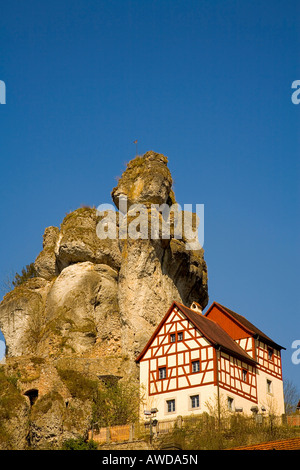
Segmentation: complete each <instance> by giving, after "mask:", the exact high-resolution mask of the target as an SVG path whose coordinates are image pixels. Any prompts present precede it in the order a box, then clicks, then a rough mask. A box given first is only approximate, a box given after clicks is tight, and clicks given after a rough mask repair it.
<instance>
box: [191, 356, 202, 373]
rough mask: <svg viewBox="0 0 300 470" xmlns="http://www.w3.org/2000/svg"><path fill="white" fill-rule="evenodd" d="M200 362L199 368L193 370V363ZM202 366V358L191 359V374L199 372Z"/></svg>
mask: <svg viewBox="0 0 300 470" xmlns="http://www.w3.org/2000/svg"><path fill="white" fill-rule="evenodd" d="M196 363H197V364H198V370H193V364H196ZM200 367H201V364H200V359H195V360H192V361H191V374H197V372H200Z"/></svg>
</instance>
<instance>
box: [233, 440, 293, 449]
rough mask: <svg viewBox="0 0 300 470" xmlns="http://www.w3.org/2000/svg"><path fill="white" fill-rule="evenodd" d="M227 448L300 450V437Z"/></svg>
mask: <svg viewBox="0 0 300 470" xmlns="http://www.w3.org/2000/svg"><path fill="white" fill-rule="evenodd" d="M227 450H300V437H294V438H292V439H282V440H279V441H269V442H263V443H261V444H253V445H251V446H243V447H234V448H232V449H227Z"/></svg>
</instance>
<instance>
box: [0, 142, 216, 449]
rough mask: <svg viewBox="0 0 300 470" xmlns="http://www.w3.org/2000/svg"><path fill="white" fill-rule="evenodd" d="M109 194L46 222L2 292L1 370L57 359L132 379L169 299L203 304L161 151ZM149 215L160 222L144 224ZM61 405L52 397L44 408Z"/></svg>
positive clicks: (196, 261)
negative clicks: (29, 258)
mask: <svg viewBox="0 0 300 470" xmlns="http://www.w3.org/2000/svg"><path fill="white" fill-rule="evenodd" d="M111 196H112V200H113V203H114V205H115V206H113V207H111V208H108V209H107V210H99V208H98V209H96V208H87V207H83V208H79V209H77V210H75V211H74V212H72V213H70V214H68V215H67V216H66V217H65V219H64V220H63V221H62V224H61V226H60V227H59V228H58V227H48V228H46V230H45V233H44V238H43V250H42V251H41V253H40V254H39V255H38V256H37V259H36V261H35V269H36V271H37V277H36V278H34V279H30V280H29V281H27V282H24V283H23V284H22V285H21V286H19V287H17V288H15V289H14V290H13V291H12V292H10V293H8V294H7V295H6V296H5V297H4V299H3V301H2V303H1V304H0V328H1V331H2V332H3V334H4V336H5V340H6V347H7V354H6V361H7V364H8V365H9V366H7V367H8V369H9V370H10V371H11V370H12V369H11V368H12V364H14V365H16V364H18V361H19V363H20V361H21V360H24V358H25V357H38V358H40V359H41V360H42V361H44V368H45V367H46V364H48V367H49V368H52V369H53V364H56V363H57V361H60V367H71V368H73V369H77V370H81V371H84V373H87V374H92V375H94V376H95V377H96V376H106V375H114V376H118V377H123V376H126V375H133V376H135V377H136V378H137V377H138V370H137V366H136V364H135V357H136V356H137V354H138V353H139V352H140V351H141V349H142V348H143V346H144V345H145V344H146V342H147V340H148V339H149V337H150V335H151V333H152V331H153V330H154V329H155V327H156V326H157V324H158V323H159V321H160V320H161V318H162V316H163V315H164V313H165V312H166V310H167V309H168V307H169V306H170V304H171V302H172V301H173V300H177V301H179V302H181V303H183V304H185V305H188V306H190V304H191V303H192V302H193V301H196V302H198V303H200V304H201V305H202V307H203V308H204V307H205V306H206V305H207V302H208V291H207V269H206V263H205V261H204V254H203V249H202V247H201V246H199V244H197V243H196V244H189V242H190V241H191V236H190V233H191V227H189V229H188V227H187V223H186V221H187V220H189V219H188V218H186V219H185V221H184V223H183V219H184V213H182V212H180V213H176V211H175V212H173V211H171V212H170V213H169V212H168V208H171V207H172V208H173V207H176V206H175V203H176V201H175V195H174V192H173V190H172V177H171V174H170V171H169V169H168V167H167V158H166V157H165V156H163V155H161V154H157V153H155V152H152V151H151V152H147V153H146V154H145V155H143V156H140V157H136V158H135V159H133V160H132V161H131V162H129V164H128V165H127V168H126V170H125V172H124V173H123V175H122V177H121V178H120V180H119V182H118V185H117V186H116V187H115V188H114V189H113V190H112V194H111ZM141 205H142V206H141ZM124 208H125V209H124ZM166 214H167V215H169V219H168V221H169V225H167V228H168V227H169V229H170V234H168V233H167V234H166V233H165V227H166V225H165V224H164V223H163V222H165V219H166V217H165V216H166ZM189 217H190V220H192V219H193V220H194V219H195V220H196V219H197V217H196V214H194V215H193V214H189ZM175 219H176V220H175ZM154 220H155V221H156V222H157V221H160V225H156V226H155V230H154V231H151V229H152V227H154V223H153V221H154ZM178 220H179V221H180V223H179V225H178ZM151 223H152V225H151ZM113 224H115V225H113ZM178 226H180V227H181V226H182V227H183V231H182V234H181V236H178V233H177V232H178V231H177V228H178ZM145 227H146V228H145ZM193 227H194V225H193ZM111 228H112V230H110V229H111ZM142 229H143V230H142ZM130 230H131V231H130ZM192 232H193V235H192V236H193V237H194V239H193V241H195V233H196V232H195V230H194V228H192ZM105 233H106V234H109V236H105ZM124 233H126V234H127V235H126V236H124ZM154 233H155V235H154V236H153V234H154ZM111 234H112V235H113V236H111ZM130 234H133V235H137V234H140V236H130ZM114 235H115V236H114ZM70 364H71V366H70ZM16 367H17V366H16ZM52 369H51V370H52ZM50 376H51V374H50ZM39 380H40V382H39ZM48 382H49V380H48ZM48 382H47V386H45V383H44V382H43V378H42V375H39V379H37V380H36V383H35V388H36V389H39V390H40V395H39V397H40V398H39V400H40V399H41V390H44V392H42V396H43V394H49V393H52V392H57V387H56V389H55V390H53V389H52V388H51V380H50V383H48ZM24 384H25V385H24ZM28 387H29V384H26V380H25V382H24V381H23V383H22V386H21V387H19V388H20V390H21V391H22V392H23V393H24V390H25V389H26V388H28ZM31 388H32V387H31ZM61 388H62V389H63V387H61ZM25 391H26V390H25ZM60 393H62V396H64V393H63V392H60ZM67 395H68V392H67V391H66V392H65V396H64V399H65V398H66V396H67ZM56 398H57V397H56ZM39 400H38V401H39ZM37 403H38V402H37ZM34 406H36V405H34ZM60 408H61V402H60V399H57V400H56V404H55V405H53V407H51V410H52V411H51V413H52V414H53V413H59V411H58V410H59V409H60ZM49 412H50V411H49ZM59 419H60V418H58V420H59ZM58 427H59V426H58ZM34 429H35V431H34V435H35V436H37V435H38V436H39V437H38V439H37V438H36V437H35V441H38V442H44V441H45V438H44V437H43V436H42V435H41V434H42V431H41V429H42V425H41V419H39V420H38V423H36V424H35V428H34ZM32 432H33V431H32ZM51 435H52V440H53V439H54V438H53V432H52V434H51ZM54 440H55V439H54ZM55 442H56V440H55Z"/></svg>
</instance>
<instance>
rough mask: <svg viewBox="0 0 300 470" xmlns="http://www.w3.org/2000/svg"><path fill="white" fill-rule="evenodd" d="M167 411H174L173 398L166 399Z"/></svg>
mask: <svg viewBox="0 0 300 470" xmlns="http://www.w3.org/2000/svg"><path fill="white" fill-rule="evenodd" d="M167 412H168V413H174V412H175V400H167Z"/></svg>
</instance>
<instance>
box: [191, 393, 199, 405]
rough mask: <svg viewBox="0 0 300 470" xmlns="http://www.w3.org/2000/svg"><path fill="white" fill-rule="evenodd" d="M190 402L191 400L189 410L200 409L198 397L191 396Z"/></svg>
mask: <svg viewBox="0 0 300 470" xmlns="http://www.w3.org/2000/svg"><path fill="white" fill-rule="evenodd" d="M190 400H191V408H199V407H200V399H199V395H192V396H191V397H190Z"/></svg>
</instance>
